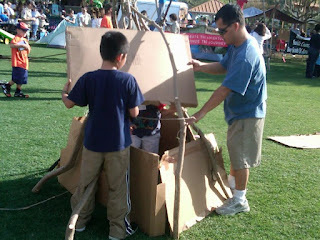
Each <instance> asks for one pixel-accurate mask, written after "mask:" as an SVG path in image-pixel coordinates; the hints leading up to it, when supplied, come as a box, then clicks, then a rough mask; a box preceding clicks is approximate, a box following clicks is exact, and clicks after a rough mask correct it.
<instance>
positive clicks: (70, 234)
mask: <svg viewBox="0 0 320 240" xmlns="http://www.w3.org/2000/svg"><path fill="white" fill-rule="evenodd" d="M98 178H99V176H97V177H96V178H95V179H94V180H92V182H91V183H90V184H89V185H88V186H87V188H86V190H85V191H84V193H83V195H82V198H81V200H80V202H79V203H78V205H77V206H76V207H75V209H74V210H73V211H72V214H71V217H70V219H69V223H68V227H67V229H66V235H65V240H73V238H74V232H75V228H76V223H77V221H78V217H79V214H80V212H81V210H82V208H83V207H84V205H85V204H86V203H87V201H88V198H89V197H90V196H91V195H92V194H94V192H93V191H94V189H95V186H96V184H97V181H98Z"/></svg>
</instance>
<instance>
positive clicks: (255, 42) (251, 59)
mask: <svg viewBox="0 0 320 240" xmlns="http://www.w3.org/2000/svg"><path fill="white" fill-rule="evenodd" d="M7 5H8V6H9V4H8V3H7ZM8 6H6V9H7V10H6V11H7V12H8ZM11 6H12V4H11ZM17 8H18V6H16V7H15V9H17ZM0 11H1V8H0ZM37 11H38V9H37V7H36V6H35V4H34V3H33V2H30V1H26V4H25V5H24V7H23V8H22V10H21V13H19V14H20V15H19V18H21V21H19V22H18V24H17V34H16V36H15V38H14V39H13V40H12V41H11V43H10V47H11V49H12V80H11V81H10V82H9V83H7V84H3V85H2V89H3V92H4V93H5V94H6V96H7V97H11V93H10V91H11V87H12V86H13V85H14V84H16V91H15V94H14V96H15V97H23V98H27V97H29V96H28V95H25V94H24V93H23V92H22V90H21V87H22V85H23V84H26V83H27V80H28V63H29V62H28V54H29V53H30V51H31V47H30V45H29V43H28V40H27V39H26V36H27V32H28V30H30V28H29V25H31V26H32V29H33V27H34V29H36V28H37V27H38V26H39V25H40V21H41V20H43V19H42V18H41V13H43V9H40V11H39V12H38V13H37ZM111 12H112V7H111V5H108V4H107V5H106V6H105V8H100V9H99V8H93V9H92V11H91V15H90V14H89V13H88V9H87V8H86V7H83V8H82V9H81V12H79V13H77V14H75V13H74V11H73V10H71V9H70V10H68V11H67V13H66V14H63V15H62V18H63V20H65V21H67V22H69V23H71V24H75V25H78V26H79V27H105V28H113V25H112V19H111ZM0 13H1V12H0ZM17 14H18V13H17ZM143 14H146V16H147V13H146V12H144V13H143ZM36 20H39V21H36ZM170 20H171V24H170V27H169V29H170V31H171V32H173V33H179V31H180V30H179V24H178V17H177V15H176V14H171V15H170ZM215 22H216V26H217V32H218V34H220V36H221V37H222V38H223V40H224V41H225V43H226V44H227V45H228V46H229V47H228V50H227V53H226V54H225V56H224V57H223V59H222V60H221V61H220V62H210V63H208V62H206V63H204V62H201V61H198V60H195V59H193V60H192V61H191V62H189V63H188V64H189V65H192V67H193V70H194V71H201V72H205V73H209V74H213V75H218V74H225V77H224V80H223V81H222V83H221V85H220V86H219V87H218V88H217V89H216V90H215V91H214V92H213V94H212V96H211V97H210V98H209V99H208V101H207V102H206V103H205V104H204V105H203V106H202V107H201V108H200V110H199V111H198V112H196V113H195V114H194V115H193V116H192V117H191V118H189V119H187V124H193V123H195V122H198V121H200V120H201V119H203V118H204V117H205V115H206V114H207V113H208V112H210V111H212V110H213V109H215V108H216V107H218V106H219V105H220V104H221V103H222V102H224V114H225V120H226V122H227V124H228V132H227V146H228V152H229V158H230V162H231V164H230V174H229V176H228V181H229V185H230V188H231V190H232V192H233V197H232V198H230V199H228V200H226V201H225V202H224V203H223V205H222V206H220V207H218V208H217V209H216V210H215V211H216V212H217V213H218V214H220V215H234V214H237V213H240V212H249V211H250V206H249V202H248V200H247V198H246V193H247V185H248V181H249V173H250V169H251V168H254V167H257V166H259V165H260V163H261V148H262V136H263V129H264V119H265V116H266V100H267V87H266V66H265V62H264V59H263V55H262V54H263V49H262V45H263V41H264V40H265V39H268V38H270V37H271V33H270V31H269V30H268V28H266V26H265V25H264V24H263V23H258V24H257V26H256V27H255V29H254V30H253V31H252V32H251V35H250V33H249V32H248V31H247V29H246V27H245V20H244V16H243V12H242V10H241V8H240V7H239V6H238V5H231V4H226V5H224V6H223V7H222V8H221V9H220V10H219V11H218V13H217V14H216V17H215ZM315 31H316V32H315V33H314V35H313V36H312V37H311V41H310V45H311V46H310V50H309V53H310V55H309V58H311V57H310V56H311V55H312V64H315V62H316V60H317V59H318V57H319V44H320V35H319V31H320V25H317V26H316V28H315ZM32 32H33V33H32V36H31V37H34V35H35V32H34V31H33V30H32ZM111 46H112V47H111ZM128 51H129V42H128V40H127V39H126V37H125V36H124V35H123V34H122V33H120V32H117V31H108V32H107V33H105V34H104V35H103V36H102V38H101V42H100V54H101V57H102V60H103V62H102V65H101V68H100V69H98V70H96V71H92V72H88V73H85V74H84V75H83V76H82V77H80V79H78V81H77V83H76V84H75V86H74V88H73V89H72V90H71V91H70V92H69V91H68V90H69V89H70V85H71V80H70V79H69V80H68V81H67V82H66V84H65V86H64V87H63V90H62V93H61V96H62V101H63V103H64V104H65V106H66V107H67V108H72V107H74V106H88V107H89V115H88V120H87V123H86V131H85V136H84V147H83V152H82V168H81V176H80V182H79V186H78V187H77V190H76V191H75V193H74V194H73V196H72V199H71V206H72V208H73V209H74V208H75V207H76V206H77V204H78V203H79V201H80V199H81V198H82V196H83V193H84V191H85V189H86V188H87V186H88V185H89V184H90V183H91V182H92V181H96V179H97V176H98V175H99V174H100V171H101V169H102V168H103V169H104V170H105V172H106V173H107V177H108V185H109V193H108V195H109V198H108V203H107V205H108V206H107V207H108V220H109V225H110V232H109V239H113V240H115V239H124V238H125V237H126V236H128V235H132V234H133V233H134V231H135V228H134V227H133V226H132V225H131V223H130V219H129V217H128V214H129V212H130V206H129V203H130V195H129V192H128V191H129V188H128V171H129V161H130V156H129V146H130V145H131V144H132V143H133V144H134V146H136V147H139V148H143V149H145V150H148V151H150V152H155V153H157V152H158V146H159V138H160V135H159V131H160V127H161V125H160V117H161V110H162V109H163V106H153V105H147V106H142V105H141V104H142V103H143V102H144V96H143V95H142V93H141V91H140V88H139V86H138V83H137V82H136V79H135V78H134V76H132V75H131V74H129V73H125V72H121V71H120V70H121V68H122V67H123V66H124V64H125V63H126V60H127V54H128ZM308 64H309V65H308V66H307V69H308V71H307V73H310V71H311V70H312V71H313V70H314V65H312V66H311V65H310V64H311V60H309V62H308ZM312 67H313V68H312ZM311 68H312V69H311ZM309 69H310V71H309ZM104 89H108V94H105V92H104ZM110 102H112V104H110ZM139 110H140V111H141V112H140V116H144V117H152V118H153V119H155V120H153V121H150V122H147V121H141V119H135V118H136V117H138V116H139ZM132 118H133V120H132ZM134 119H135V120H134ZM131 120H132V121H131ZM147 139H148V140H149V139H151V144H150V141H149V143H148V141H147ZM143 140H145V142H146V143H145V144H144V143H143ZM239 143H240V144H239ZM144 145H145V147H143V146H144ZM94 200H95V196H94V194H92V195H91V196H90V197H89V200H88V203H87V204H86V205H85V207H84V208H83V210H82V211H81V212H80V214H79V219H78V221H77V225H76V231H84V230H85V228H86V225H87V223H88V221H89V220H90V219H91V214H92V212H93V209H94V204H95V201H94Z"/></svg>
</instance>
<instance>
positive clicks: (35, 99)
mask: <svg viewBox="0 0 320 240" xmlns="http://www.w3.org/2000/svg"><path fill="white" fill-rule="evenodd" d="M27 93H29V92H26V94H27ZM40 100H41V101H53V100H54V101H61V97H60V98H54V97H52V98H42V97H32V95H31V96H30V97H29V98H19V97H5V96H4V97H3V98H0V101H3V102H5V101H40Z"/></svg>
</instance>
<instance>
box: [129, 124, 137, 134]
mask: <svg viewBox="0 0 320 240" xmlns="http://www.w3.org/2000/svg"><path fill="white" fill-rule="evenodd" d="M136 128H137V126H136V125H134V124H131V125H130V134H131V135H132V132H133V130H135V129H136Z"/></svg>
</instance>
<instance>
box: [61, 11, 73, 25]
mask: <svg viewBox="0 0 320 240" xmlns="http://www.w3.org/2000/svg"><path fill="white" fill-rule="evenodd" d="M67 14H68V16H66V17H65V16H64V15H62V16H61V17H62V19H64V20H66V21H67V22H69V23H72V24H76V16H75V15H74V11H73V10H72V9H71V8H70V9H69V10H68V12H67Z"/></svg>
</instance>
